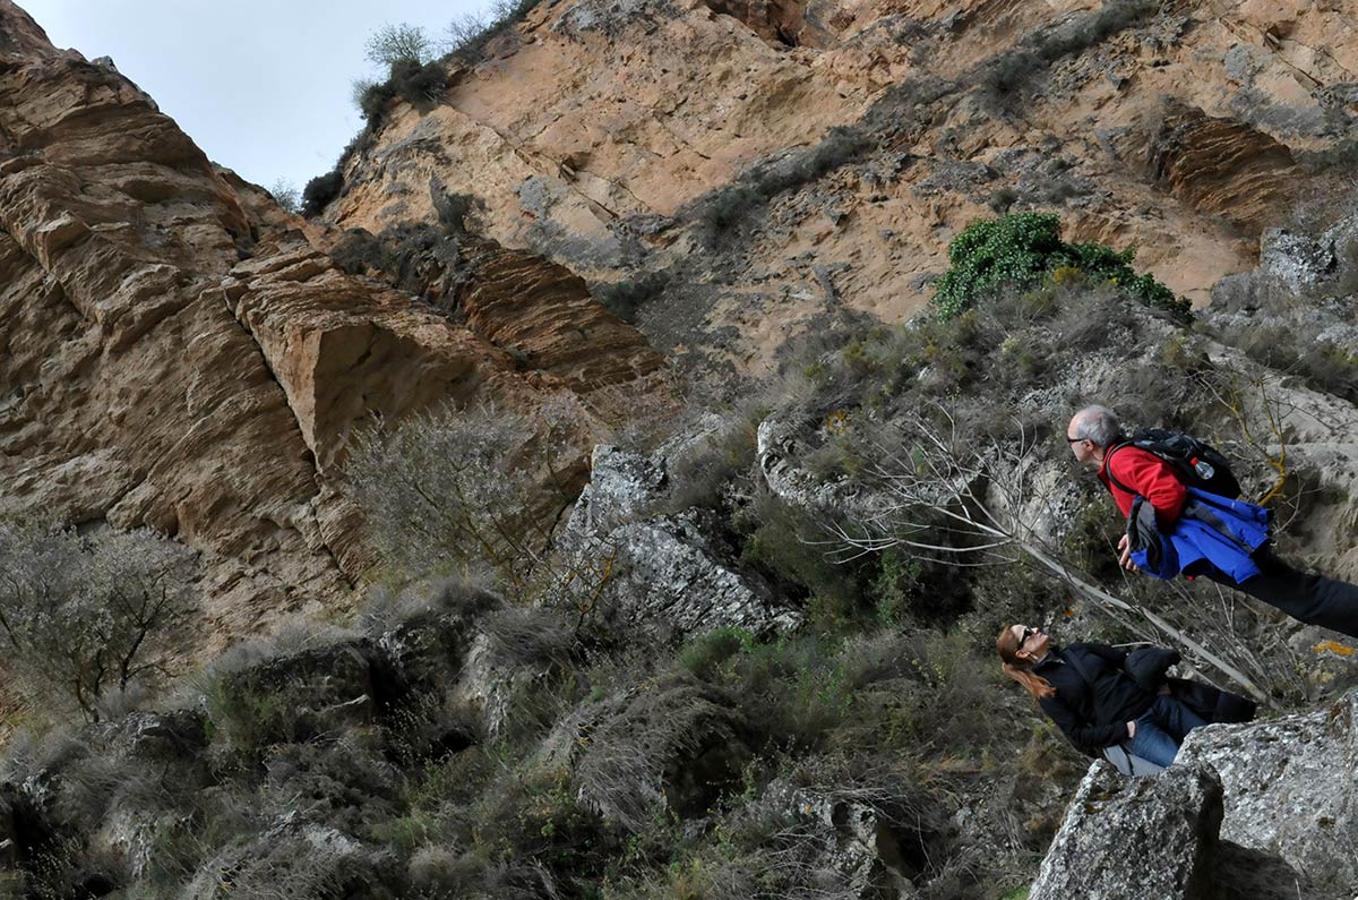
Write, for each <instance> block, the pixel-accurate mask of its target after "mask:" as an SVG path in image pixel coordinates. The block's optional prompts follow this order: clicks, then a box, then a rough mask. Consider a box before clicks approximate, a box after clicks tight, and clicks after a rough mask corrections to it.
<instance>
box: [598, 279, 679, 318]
mask: <svg viewBox="0 0 1358 900" xmlns="http://www.w3.org/2000/svg"><path fill="white" fill-rule="evenodd" d="M669 283H670V282H669V275H668V274H666V273H664V272H648V273H646V274H645V275H643V276H641V277H640V278H637V279H635V280H633V281H619V282H615V283H613V284H603V285H599V286H598V287H596V288H595V289H594V296H595V297H596V298H597V299H598V301H599V302H600V303H602V304H603V306H604V308H605V309H607V310H608V311H609V312H611V313H612V314H613V315H615V316H617V317H618V318H619V319H622V320H623V321H624V322H626V323H628V324H629V325H631V324H635V323H636V321H637V312H638V311H639V310H640V309H641V307H642V306H643V305H644V304H646V303H647V302H648V301H650V300H653V299H655V298H656V297H659V296H660V295H661V294H662V293H664V291H665V289H666V288H667V287H669Z"/></svg>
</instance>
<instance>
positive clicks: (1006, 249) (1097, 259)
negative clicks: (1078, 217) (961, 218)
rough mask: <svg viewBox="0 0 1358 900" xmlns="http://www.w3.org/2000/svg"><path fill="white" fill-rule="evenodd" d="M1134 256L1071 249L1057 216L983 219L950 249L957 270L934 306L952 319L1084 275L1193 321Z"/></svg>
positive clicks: (1101, 248) (1100, 247)
mask: <svg viewBox="0 0 1358 900" xmlns="http://www.w3.org/2000/svg"><path fill="white" fill-rule="evenodd" d="M1134 254H1135V251H1134V250H1132V249H1130V248H1129V249H1127V250H1122V251H1117V250H1114V249H1112V248H1111V247H1108V246H1106V245H1104V244H1095V243H1089V244H1067V243H1066V242H1065V241H1063V240H1061V220H1060V218H1058V217H1057V216H1056V215H1055V214H1054V213H1035V212H1022V213H1011V214H1009V215H1006V216H1001V217H999V218H998V219H983V220H980V221H976V222H972V223H971V224H970V225H968V226H967V227H966V228H964V229H962V232H961V233H960V234H959V235H957V237H955V238H953V241H952V243H951V244H949V245H948V261H949V262H950V263H951V264H952V267H951V268H950V269H949V270H948V272H947V274H945V275H944V276H943V277H942V278H941V279H939V281H938V284H937V287H936V293H935V294H934V299H933V302H934V306H935V308H936V309H937V310H938V314H939V316H940V317H941V318H943V319H951V318H953V317H954V316H956V315H958V314H959V313H961V312H963V311H965V310H966V309H968V308H970V307H971V306H973V305H974V304H975V303H976V302H977V300H979V299H981V298H982V297H984V296H986V295H988V294H991V293H994V292H995V291H997V290H1000V289H1001V288H1005V287H1013V288H1017V289H1019V290H1023V289H1026V288H1031V287H1036V286H1037V285H1039V284H1041V283H1042V282H1043V281H1046V280H1048V279H1052V280H1056V281H1061V280H1065V279H1069V278H1070V277H1077V276H1078V277H1083V278H1085V279H1087V280H1089V281H1091V282H1093V283H1096V284H1100V283H1111V284H1114V285H1116V286H1118V287H1119V288H1121V289H1122V290H1124V291H1126V292H1127V293H1129V294H1131V295H1132V296H1134V297H1136V298H1137V299H1138V300H1140V301H1141V302H1142V303H1144V304H1145V305H1147V306H1150V307H1152V308H1155V309H1162V310H1165V311H1166V312H1169V313H1171V314H1173V315H1174V316H1175V317H1177V318H1185V317H1187V316H1188V313H1189V305H1188V301H1187V300H1184V299H1182V298H1180V297H1176V296H1175V295H1174V292H1173V291H1171V290H1170V289H1169V288H1167V287H1165V286H1164V285H1163V284H1161V283H1160V282H1159V281H1156V280H1155V278H1154V277H1152V276H1150V275H1146V274H1139V273H1137V272H1136V271H1134V270H1133V269H1132V267H1131V262H1132V258H1133V256H1134Z"/></svg>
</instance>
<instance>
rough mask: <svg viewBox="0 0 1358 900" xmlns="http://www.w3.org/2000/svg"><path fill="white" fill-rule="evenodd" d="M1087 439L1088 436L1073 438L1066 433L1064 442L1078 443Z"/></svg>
mask: <svg viewBox="0 0 1358 900" xmlns="http://www.w3.org/2000/svg"><path fill="white" fill-rule="evenodd" d="M1087 440H1089V438H1073V437H1071V436H1070V435H1066V443H1067V444H1078V443H1080V441H1087Z"/></svg>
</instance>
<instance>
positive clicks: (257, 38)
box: [18, 0, 488, 190]
mask: <svg viewBox="0 0 1358 900" xmlns="http://www.w3.org/2000/svg"><path fill="white" fill-rule="evenodd" d="M18 3H19V5H20V6H21V7H23V8H24V10H26V11H27V12H28V14H29V15H31V16H33V18H34V19H36V20H37V22H38V24H39V25H41V26H42V27H43V29H44V30H46V32H47V36H48V37H49V38H50V39H51V41H52V43H53V44H55V45H56V46H58V47H70V48H74V49H76V50H79V51H80V52H81V53H83V54H84V55H85V57H86V58H88V59H94V58H96V57H99V56H110V57H112V58H113V62H114V63H115V64H116V65H117V66H118V70H119V71H120V72H122V73H123V74H124V75H126V76H127V77H128V78H131V79H132V80H133V81H135V82H136V83H137V84H138V85H139V86H140V87H141V88H142V90H144V91H146V92H147V93H148V94H150V95H151V96H152V97H154V98H155V99H156V103H157V104H159V105H160V109H161V111H162V112H164V113H166V114H167V115H169V116H172V117H173V118H174V119H175V121H176V122H178V123H179V127H180V128H182V129H183V130H184V131H185V132H187V133H188V134H189V136H190V137H192V138H193V139H194V141H195V142H197V144H198V146H200V147H202V148H203V150H204V151H205V152H206V153H207V155H208V156H210V157H211V158H212V159H213V160H215V161H216V162H219V163H221V164H222V165H224V166H227V167H228V168H231V169H235V170H236V172H238V173H239V174H240V175H241V176H243V177H244V178H246V179H247V180H249V181H253V182H255V183H256V184H261V185H263V186H265V187H270V186H271V185H272V184H273V183H274V182H275V181H276V180H278V179H284V180H286V181H290V182H292V183H293V185H294V186H296V187H297V188H298V189H299V190H300V189H301V187H302V186H303V185H305V184H306V182H307V180H308V179H309V178H311V177H313V176H315V175H319V174H321V173H322V172H325V171H327V170H329V169H330V167H331V166H332V165H334V162H335V160H336V158H338V157H339V154H340V151H341V150H343V149H344V145H345V144H347V143H348V142H349V139H350V138H352V137H353V136H354V133H355V132H357V131H358V129H359V127H360V126H361V125H362V124H363V120H362V118H361V117H360V116H359V114H358V112H357V110H355V109H354V106H353V103H352V102H351V101H350V99H349V98H350V85H351V84H352V82H353V81H354V79H356V78H361V77H368V78H371V77H374V76H376V75H377V74H378V73H377V71H376V69H375V67H373V66H372V65H371V64H369V63H368V62H367V61H366V60H364V58H363V43H364V41H365V40H367V38H368V35H370V34H371V33H372V32H373V31H375V30H377V29H378V28H380V27H382V25H384V24H387V23H392V24H395V23H399V22H409V23H411V24H412V25H421V26H423V27H424V28H425V29H426V30H427V31H428V32H429V33H430V35H431V36H438V35H439V34H441V33H442V32H443V29H444V27H445V26H446V25H447V23H448V22H449V21H451V20H452V19H453V18H455V17H457V16H458V15H460V14H465V13H466V12H468V11H471V10H481V9H484V8H485V7H486V6H487V5H488V3H487V0H383V2H372V0H226V2H222V0H18Z"/></svg>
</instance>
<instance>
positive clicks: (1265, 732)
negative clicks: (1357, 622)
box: [1031, 691, 1358, 900]
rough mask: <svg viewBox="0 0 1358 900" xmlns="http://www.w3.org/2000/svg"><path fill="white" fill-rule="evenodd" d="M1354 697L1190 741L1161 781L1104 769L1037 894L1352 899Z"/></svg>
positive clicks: (1357, 753)
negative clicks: (1121, 774)
mask: <svg viewBox="0 0 1358 900" xmlns="http://www.w3.org/2000/svg"><path fill="white" fill-rule="evenodd" d="M1355 735H1358V692H1355V691H1350V692H1349V693H1348V694H1347V695H1345V696H1344V697H1343V698H1342V699H1340V700H1337V701H1335V702H1334V703H1332V704H1330V705H1328V706H1327V707H1324V708H1322V709H1319V710H1316V711H1315V712H1312V713H1306V714H1299V715H1291V716H1285V717H1283V718H1280V719H1276V720H1273V721H1267V722H1256V723H1252V724H1245V725H1213V726H1209V727H1207V728H1202V729H1199V730H1197V731H1194V732H1192V733H1191V734H1190V735H1189V736H1188V739H1187V740H1185V742H1184V746H1183V748H1182V749H1181V750H1180V752H1179V756H1178V758H1177V759H1176V760H1175V764H1174V765H1173V766H1171V767H1170V768H1169V769H1167V770H1165V772H1164V773H1162V774H1161V775H1158V776H1152V777H1146V778H1132V779H1125V778H1123V777H1122V776H1120V775H1118V774H1117V772H1116V771H1115V770H1114V769H1113V767H1112V766H1111V765H1109V764H1108V763H1106V762H1104V761H1102V760H1100V761H1098V762H1096V763H1094V765H1093V766H1092V767H1091V768H1090V770H1089V773H1088V774H1087V775H1086V776H1085V779H1084V781H1083V782H1081V784H1080V788H1079V790H1078V791H1077V792H1076V794H1075V797H1074V798H1073V799H1072V800H1071V803H1070V806H1069V808H1068V809H1067V812H1066V819H1065V822H1064V823H1063V824H1062V826H1061V829H1060V831H1059V832H1058V833H1057V835H1056V838H1055V840H1054V841H1053V842H1052V846H1051V849H1050V851H1048V854H1047V857H1046V859H1045V860H1044V861H1043V863H1042V871H1041V873H1040V874H1039V876H1038V879H1037V881H1036V883H1034V885H1033V888H1032V893H1031V896H1032V897H1033V898H1046V897H1074V896H1097V897H1103V896H1123V895H1126V896H1136V895H1145V896H1154V897H1166V898H1171V897H1183V898H1197V897H1203V898H1208V897H1268V898H1275V897H1276V898H1279V900H1281V898H1283V897H1295V896H1304V897H1314V898H1334V900H1340V898H1347V897H1351V896H1352V895H1353V893H1354V891H1355V890H1358V868H1355V865H1354V854H1353V848H1354V847H1355V846H1358V813H1355V810H1358V805H1356V804H1355V800H1354V798H1355V793H1354V791H1355V788H1354V785H1355V783H1358V739H1356V738H1355Z"/></svg>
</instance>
